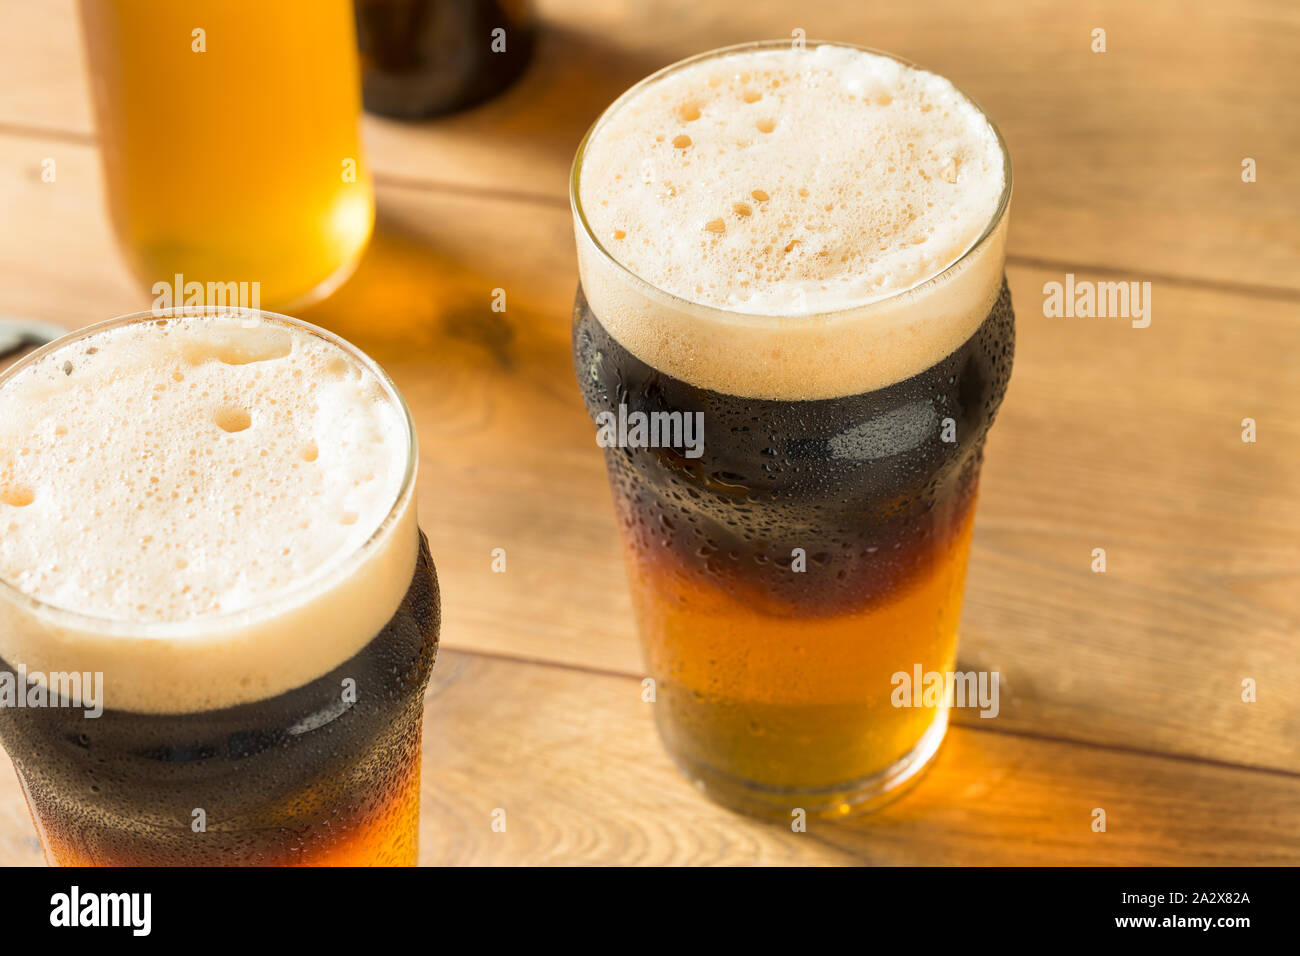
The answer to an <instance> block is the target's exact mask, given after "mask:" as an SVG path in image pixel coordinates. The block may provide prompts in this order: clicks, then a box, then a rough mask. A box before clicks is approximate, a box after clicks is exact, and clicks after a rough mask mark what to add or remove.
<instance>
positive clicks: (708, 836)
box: [0, 651, 1300, 866]
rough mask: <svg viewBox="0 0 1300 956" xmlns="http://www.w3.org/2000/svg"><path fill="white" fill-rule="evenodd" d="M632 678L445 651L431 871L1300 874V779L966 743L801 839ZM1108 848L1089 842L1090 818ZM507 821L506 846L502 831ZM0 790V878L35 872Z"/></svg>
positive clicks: (1001, 739)
mask: <svg viewBox="0 0 1300 956" xmlns="http://www.w3.org/2000/svg"><path fill="white" fill-rule="evenodd" d="M650 706H653V705H648V704H645V703H642V702H641V700H640V685H639V683H638V682H637V681H636V680H635V679H634V678H629V677H619V676H613V675H605V674H594V673H591V672H584V671H579V670H571V669H565V668H559V667H554V666H546V665H536V664H527V663H521V662H518V661H511V660H503V659H493V658H490V657H482V656H477V655H467V654H463V653H456V652H454V651H451V652H444V653H443V655H442V658H441V660H440V661H439V663H438V666H437V669H436V670H435V678H434V682H433V684H432V685H431V687H430V690H429V694H428V697H427V704H426V711H425V714H426V716H425V727H424V787H423V800H422V813H421V847H420V859H421V862H422V863H424V864H426V865H468V864H490V865H534V866H537V865H550V864H569V865H572V864H579V865H582V864H615V865H623V864H637V865H726V864H739V865H748V864H768V865H771V864H854V863H867V864H872V865H897V864H929V865H1003V864H1008V865H1010V864H1022V865H1058V864H1079V865H1100V864H1147V865H1186V864H1205V865H1221V864H1243V865H1250V864H1258V863H1271V864H1284V865H1285V864H1291V865H1295V864H1297V863H1300V815H1298V814H1297V808H1298V807H1300V779H1297V778H1296V777H1294V776H1285V775H1280V774H1273V773H1261V772H1256V771H1247V770H1238V769H1232V768H1225V767H1218V766H1211V765H1205V764H1198V763H1194V762H1189V761H1182V760H1170V759H1165V758H1161V757H1153V756H1149V755H1142V754H1132V753H1123V752H1116V751H1110V750H1104V749H1099V748H1092V747H1081V746H1077V745H1070V744H1063V743H1059V742H1054V741H1045V740H1036V739H1032V738H1026V737H1019V736H1014V735H1008V734H1001V733H988V732H981V731H979V730H972V729H968V728H955V729H954V730H952V731H951V732H950V733H949V736H948V741H947V742H946V744H945V746H944V749H943V750H942V751H941V752H940V756H939V758H938V761H937V762H936V764H935V766H934V768H933V769H932V770H931V771H930V772H929V773H927V774H926V775H925V776H924V777H923V778H922V779H921V781H920V782H919V783H918V784H917V785H916V786H915V787H914V788H913V789H912V790H911V791H909V792H908V793H907V794H906V795H904V796H903V797H902V798H901V799H899V800H897V801H895V802H894V803H891V804H889V805H888V806H886V807H885V808H883V809H882V810H880V811H878V812H876V813H873V814H870V815H867V816H862V817H857V818H852V819H850V820H848V821H841V822H822V821H817V820H812V821H809V825H808V831H807V832H806V833H794V832H791V830H790V829H789V828H787V827H785V826H782V825H780V824H764V823H759V822H756V821H753V820H750V819H747V818H744V817H741V816H737V815H735V814H732V813H729V812H727V811H725V810H722V809H721V808H719V807H717V806H715V805H714V804H712V803H710V802H709V801H708V800H707V798H705V797H704V796H703V795H702V794H701V793H699V792H698V791H697V790H696V789H695V788H694V787H693V786H692V785H691V784H690V783H689V782H688V781H687V780H686V779H685V778H683V777H681V776H680V775H678V774H677V772H676V771H675V770H674V769H673V767H672V765H671V764H670V762H669V761H668V758H667V757H666V755H665V754H664V753H663V750H662V748H661V747H660V745H659V741H658V738H657V736H656V735H655V732H654V727H653V721H652V718H651V715H650V711H649V707H650ZM1098 807H1100V808H1102V809H1104V810H1105V811H1106V831H1105V832H1104V833H1094V832H1093V831H1092V828H1091V825H1092V818H1093V810H1094V808H1098ZM498 809H500V810H504V811H505V823H506V828H505V831H504V832H496V831H494V830H493V829H492V820H493V813H494V811H497V810H498ZM25 816H26V811H25V807H24V806H23V801H22V795H21V791H20V790H19V788H18V784H17V782H16V780H15V778H14V776H13V774H12V773H10V772H8V769H7V768H5V769H4V772H0V865H21V864H37V863H39V862H40V854H39V850H38V849H37V847H36V845H35V841H34V839H33V837H32V830H31V825H30V823H28V822H27V821H26V820H25V819H24V818H25Z"/></svg>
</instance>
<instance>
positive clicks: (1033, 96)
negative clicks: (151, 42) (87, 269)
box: [0, 0, 1300, 291]
mask: <svg viewBox="0 0 1300 956" xmlns="http://www.w3.org/2000/svg"><path fill="white" fill-rule="evenodd" d="M539 9H540V11H541V15H542V18H543V21H544V24H545V30H544V32H543V35H542V41H541V45H540V50H539V53H538V57H537V60H536V62H535V64H534V65H533V67H532V68H531V69H530V71H529V73H528V74H527V75H526V77H525V78H524V80H523V82H522V83H521V84H520V85H518V86H516V87H515V88H514V89H512V90H511V91H509V92H508V93H507V94H506V95H505V96H503V97H501V98H500V99H498V100H496V101H494V102H492V103H490V104H488V105H486V106H484V107H482V108H480V109H477V110H474V111H472V112H469V113H465V114H462V115H460V116H456V117H451V118H447V119H442V120H437V121H432V122H428V123H422V124H414V125H412V124H402V123H396V122H392V121H387V120H382V119H378V118H369V119H367V121H366V138H367V141H368V143H369V145H370V152H371V155H372V159H373V163H374V166H375V168H376V170H377V171H378V173H379V174H380V175H381V176H382V177H385V178H387V179H389V181H391V182H398V181H401V180H416V181H435V182H441V183H444V184H454V185H456V186H458V187H461V188H473V189H485V190H495V191H503V192H509V193H520V194H528V195H535V196H539V197H542V198H544V199H546V200H547V201H550V202H556V203H563V202H564V201H565V197H566V194H567V176H568V170H569V165H570V162H571V161H572V158H573V151H574V148H575V146H576V145H577V143H578V140H579V139H580V138H581V136H582V133H583V132H584V131H585V129H586V128H587V126H588V125H589V124H590V123H591V122H592V120H593V119H594V118H595V117H596V116H597V115H598V114H599V112H600V111H601V109H603V108H604V106H605V105H607V104H608V103H609V102H611V101H612V100H613V99H614V98H615V97H616V96H617V95H618V94H619V93H620V92H622V90H624V89H625V88H626V87H627V86H628V85H630V84H631V83H633V82H635V81H636V80H637V79H640V78H641V77H642V76H645V75H646V74H648V73H650V72H652V71H653V70H655V69H657V68H659V67H661V66H664V65H666V64H668V63H670V62H672V61H673V60H676V59H678V58H680V57H682V56H686V55H689V54H692V53H698V52H701V51H703V50H706V49H709V48H712V47H715V46H720V45H723V44H727V43H735V42H742V41H745V40H752V39H760V38H765V37H784V36H789V35H790V33H791V30H793V29H795V28H799V29H803V30H804V31H805V32H806V34H807V35H808V36H810V37H828V38H835V39H843V40H848V41H852V42H858V43H863V44H866V45H869V46H873V47H877V48H880V49H886V50H890V51H892V52H895V53H899V54H901V55H903V56H906V57H908V58H910V59H912V60H914V61H916V62H918V63H921V64H923V65H924V66H926V67H928V68H930V69H933V70H936V71H938V72H941V73H944V74H946V75H948V76H950V77H952V78H953V79H954V80H956V81H957V82H958V83H959V84H961V85H962V86H963V87H964V88H966V89H967V90H969V91H970V93H971V94H972V95H973V96H974V97H975V98H976V99H977V100H979V101H980V102H981V103H982V104H983V105H984V106H985V107H986V108H987V109H988V110H989V112H990V113H991V114H992V115H993V116H994V117H995V118H996V120H997V121H998V123H999V125H1000V126H1001V127H1002V130H1003V132H1004V134H1005V135H1006V137H1007V140H1008V143H1009V144H1010V147H1011V152H1012V156H1013V158H1014V160H1015V164H1016V206H1015V212H1014V215H1013V222H1014V227H1013V230H1012V235H1011V251H1012V253H1013V255H1019V256H1022V257H1027V258H1035V259H1050V260H1054V261H1058V262H1069V263H1075V264H1086V265H1093V266H1108V267H1112V268H1123V269H1128V270H1132V271H1136V272H1139V273H1142V277H1143V278H1147V279H1154V278H1157V277H1159V276H1160V275H1177V276H1183V277H1193V278H1198V279H1203V280H1210V281H1215V282H1220V283H1229V284H1240V283H1247V284H1256V285H1261V286H1267V287H1279V288H1285V289H1289V290H1292V291H1295V290H1297V289H1300V270H1297V269H1296V268H1295V263H1296V261H1297V260H1298V259H1300V227H1298V226H1297V225H1296V223H1297V222H1298V221H1300V165H1297V164H1296V163H1294V162H1293V161H1292V157H1294V156H1295V155H1296V154H1297V153H1300V102H1297V99H1296V97H1295V95H1294V91H1295V89H1296V88H1297V86H1300V59H1297V58H1296V56H1295V55H1294V54H1295V50H1296V49H1298V48H1300V7H1297V6H1296V5H1294V4H1287V3H1284V2H1282V0H1242V2H1237V3H1233V4H1206V5H1198V6H1196V7H1195V8H1194V9H1193V10H1189V8H1187V7H1186V5H1184V4H1182V3H1179V2H1178V0H1151V2H1146V3H1139V4H1134V3H1127V2H1125V0H1090V2H1085V3H1079V4H1074V5H1071V6H1064V5H1062V4H1059V3H1052V2H1047V0H1037V2H1033V3H1023V2H1019V0H992V2H990V3H985V4H981V5H979V6H978V7H975V6H972V5H970V4H966V3H960V2H958V0H914V2H911V3H907V4H902V5H892V6H891V5H880V4H870V5H863V4H846V3H841V2H838V0H824V2H811V3H802V4H800V5H799V7H798V9H797V11H796V10H792V8H791V7H790V5H789V3H788V2H786V0H745V2H744V3H743V4H734V5H733V4H700V3H693V2H688V0H660V2H649V0H624V2H619V3H609V4H600V5H595V6H593V5H592V4H590V3H588V2H586V0H543V2H542V3H540V4H539ZM0 23H2V24H4V27H3V28H0V127H3V126H4V125H6V124H9V125H14V126H19V127H31V128H37V129H49V130H59V131H64V132H69V133H72V134H74V135H77V136H88V135H90V134H91V130H92V125H91V119H90V114H89V109H88V107H87V103H86V84H85V80H84V70H85V67H84V62H83V61H84V57H83V55H82V50H81V38H80V33H79V30H78V28H77V25H76V23H75V6H74V4H73V3H72V2H71V0H52V2H48V3H42V4H30V3H27V2H25V0H0ZM1097 27H1101V28H1103V29H1105V30H1106V31H1107V41H1108V52H1106V53H1103V54H1096V53H1092V52H1091V51H1090V44H1091V42H1092V41H1091V31H1092V30H1093V29H1094V28H1097ZM1245 157H1251V158H1254V159H1255V160H1256V161H1257V163H1258V170H1259V172H1258V182H1256V183H1253V184H1249V185H1248V184H1244V183H1242V182H1241V162H1242V159H1243V158H1245Z"/></svg>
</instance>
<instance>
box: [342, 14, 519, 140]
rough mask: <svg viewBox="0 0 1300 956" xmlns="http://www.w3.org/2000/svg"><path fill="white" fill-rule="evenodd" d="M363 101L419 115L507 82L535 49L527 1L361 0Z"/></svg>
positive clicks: (461, 103)
mask: <svg viewBox="0 0 1300 956" xmlns="http://www.w3.org/2000/svg"><path fill="white" fill-rule="evenodd" d="M355 6H356V14H357V44H358V46H359V47H360V50H361V83H362V97H363V102H364V103H365V108H366V110H367V111H369V112H371V113H378V114H380V115H382V116H392V117H395V118H398V119H421V118H425V117H429V116H437V115H438V114H440V113H449V112H452V111H454V110H458V109H463V108H465V107H467V106H472V105H474V104H475V103H480V102H482V101H483V100H486V99H488V98H490V97H492V96H495V95H496V94H497V93H499V92H501V91H502V90H503V89H505V88H506V87H507V86H509V85H510V84H511V83H512V82H514V80H515V79H516V78H518V76H519V74H521V73H522V72H523V71H524V68H525V67H526V66H527V65H528V61H529V59H530V57H531V56H532V52H533V40H534V19H533V12H532V5H531V3H530V0H356V2H355Z"/></svg>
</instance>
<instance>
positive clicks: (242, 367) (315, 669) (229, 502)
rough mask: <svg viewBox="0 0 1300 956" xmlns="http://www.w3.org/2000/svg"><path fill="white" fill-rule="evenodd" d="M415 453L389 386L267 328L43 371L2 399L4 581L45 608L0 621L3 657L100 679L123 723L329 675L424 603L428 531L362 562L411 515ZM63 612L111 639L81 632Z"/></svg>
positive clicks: (64, 356)
mask: <svg viewBox="0 0 1300 956" xmlns="http://www.w3.org/2000/svg"><path fill="white" fill-rule="evenodd" d="M409 446H410V441H409V437H408V432H407V426H406V418H405V415H404V413H403V411H402V410H401V408H400V406H399V405H398V404H397V402H396V401H395V400H394V398H393V397H392V396H391V395H390V394H389V393H388V391H387V389H386V388H385V385H384V383H383V382H382V381H381V380H380V378H379V376H377V375H376V374H375V373H374V372H373V371H372V370H371V369H370V368H368V367H367V366H365V365H364V364H362V362H361V361H359V360H358V359H356V358H354V357H353V356H352V355H351V354H350V353H349V352H347V351H345V350H344V349H343V348H341V347H340V346H339V345H337V344H335V343H334V342H332V341H330V340H329V339H326V338H323V337H320V336H318V335H316V334H313V333H312V332H310V331H308V329H307V328H304V327H301V326H298V325H293V324H290V323H286V322H281V321H274V320H273V319H272V318H270V317H260V316H259V317H250V314H244V315H242V316H202V317H191V318H170V319H159V320H146V321H141V322H135V323H131V324H124V325H118V326H115V327H109V328H107V329H105V330H102V331H97V332H94V333H93V334H91V335H88V336H85V337H81V338H78V339H75V340H73V341H71V342H69V343H68V344H66V345H64V346H62V347H57V348H55V349H54V350H53V351H50V352H47V353H45V354H44V355H43V356H41V357H39V358H37V359H36V360H35V361H32V362H30V363H28V364H26V365H25V366H23V367H21V368H20V369H18V370H16V371H15V372H14V373H13V374H12V375H11V376H10V377H8V378H7V380H5V381H4V382H3V383H2V384H0V579H2V580H3V581H4V582H6V583H7V584H8V585H11V586H12V587H13V588H15V589H16V590H17V591H19V592H21V593H22V594H24V595H26V596H28V597H29V598H33V599H35V601H36V602H39V603H40V605H42V607H39V608H38V607H35V606H29V608H28V610H29V611H30V616H29V617H27V618H24V619H19V620H14V619H10V620H8V621H6V620H4V615H5V611H6V607H8V608H9V611H10V613H11V614H16V613H19V611H20V610H21V609H18V605H17V604H14V603H13V602H12V601H11V602H10V604H9V605H6V607H0V625H7V630H8V633H6V634H0V655H2V656H3V657H4V658H5V660H6V661H7V662H9V663H10V664H11V665H17V664H19V663H21V664H23V665H24V666H26V667H27V669H29V670H45V671H48V670H57V669H69V670H78V671H84V670H87V669H90V670H104V671H105V679H106V682H107V687H108V693H109V694H110V696H111V695H112V694H113V690H114V687H115V679H116V686H117V689H118V691H119V692H120V693H119V695H118V698H117V699H116V701H115V700H109V701H108V706H110V707H114V706H123V707H126V708H127V709H146V710H147V709H156V708H157V707H160V706H162V705H163V704H164V703H165V704H166V707H170V708H172V709H177V710H188V709H192V708H193V707H195V706H214V705H219V704H229V703H232V702H235V701H236V700H244V699H257V698H258V697H260V696H264V695H265V694H266V693H268V692H272V691H274V690H276V689H279V690H285V689H289V688H290V687H293V686H298V684H301V683H305V682H306V681H307V680H310V679H312V677H314V676H319V674H320V673H324V672H326V671H328V670H329V669H330V668H332V667H334V666H337V665H338V664H339V663H341V661H342V660H344V659H346V658H347V657H350V656H351V655H352V654H353V653H355V652H356V651H357V650H359V649H360V648H361V647H362V646H364V644H365V643H366V642H368V641H369V640H370V638H371V637H373V636H374V634H375V633H377V631H378V630H379V628H380V627H382V626H383V624H384V622H385V621H386V619H387V618H388V617H389V616H390V615H391V614H392V612H393V611H394V610H395V608H396V607H397V605H398V604H399V603H400V601H401V597H402V595H403V594H404V593H405V590H406V587H407V585H408V584H409V581H410V575H411V571H412V568H413V566H414V552H415V531H414V524H413V521H414V519H413V517H409V518H404V516H403V515H399V516H398V517H399V518H404V520H405V523H406V524H407V525H408V526H407V527H405V528H404V529H403V530H402V531H401V532H399V533H397V534H396V537H394V538H393V540H392V542H391V544H388V545H384V544H382V542H381V544H380V545H376V546H375V547H373V548H371V549H370V551H369V552H366V546H367V545H368V544H370V543H371V542H370V539H371V538H372V536H375V535H376V532H377V531H378V530H380V529H381V526H386V524H385V523H386V521H387V520H388V519H389V517H390V514H391V513H392V512H394V509H395V508H397V509H398V510H399V511H400V510H402V509H403V508H405V509H406V510H411V509H410V508H409V503H408V504H407V505H403V504H402V502H401V501H400V500H399V499H400V498H401V497H402V495H403V486H404V479H405V474H406V464H407V460H408V456H409V454H410V447H409ZM398 523H402V522H401V521H399V522H398ZM399 538H404V539H405V540H398V539H399ZM389 550H391V552H392V553H388V552H389ZM362 552H366V553H365V554H364V555H363V559H362V560H358V557H357V556H358V555H359V554H361V553H362ZM376 562H377V563H376ZM403 568H404V571H403ZM345 572H346V573H345ZM394 574H395V575H398V577H397V578H396V579H395V580H391V577H392V575H394ZM402 575H404V576H402ZM290 598H292V600H291V601H290V603H291V604H292V607H290V608H287V609H286V608H280V609H278V610H277V612H276V614H274V615H272V616H271V619H268V620H259V609H261V608H265V607H268V606H271V605H274V604H275V603H276V602H277V601H281V600H288V599H290ZM15 609H17V610H15ZM55 609H62V610H67V611H73V612H75V613H76V614H77V615H79V616H82V617H85V618H90V619H94V620H93V621H91V622H86V621H82V622H81V623H79V624H77V625H76V626H74V627H65V626H64V624H65V623H66V622H60V621H58V620H57V617H58V615H57V614H53V612H54V610H55ZM51 614H53V617H51V616H50V615H51ZM155 626H162V627H161V630H159V628H157V627H155ZM2 629H5V628H3V627H0V630H2ZM159 634H161V635H163V636H161V637H160V636H158V635H159ZM137 635H147V636H148V639H146V637H144V636H140V637H138V639H134V640H132V639H127V638H129V637H131V636H137ZM60 648H63V649H64V650H67V649H68V648H72V649H73V650H72V652H70V653H67V654H66V655H63V656H58V659H57V660H55V659H53V657H52V656H51V655H53V654H54V652H55V651H56V650H58V649H60ZM47 658H48V659H47ZM295 658H299V659H300V660H295ZM164 661H166V662H170V665H171V666H174V667H175V670H173V671H172V672H171V673H167V672H166V668H163V669H162V670H160V669H159V666H160V662H164ZM96 662H97V663H98V664H99V665H100V666H98V667H95V666H91V664H92V663H96ZM60 665H62V666H60ZM277 669H279V673H275V671H276V670H277ZM142 675H153V676H154V679H157V680H159V681H162V682H163V684H162V685H160V686H156V687H149V686H148V683H149V682H148V681H145V680H143V679H142ZM187 675H188V676H187ZM187 681H189V682H191V683H193V684H194V686H189V687H186V686H183V685H185V684H186V682H187ZM223 681H225V682H226V683H227V684H229V685H231V686H222V682H223ZM295 681H296V682H297V683H294V682H295ZM200 684H201V685H203V686H199V685H200ZM167 685H175V686H167ZM124 688H126V690H124Z"/></svg>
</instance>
